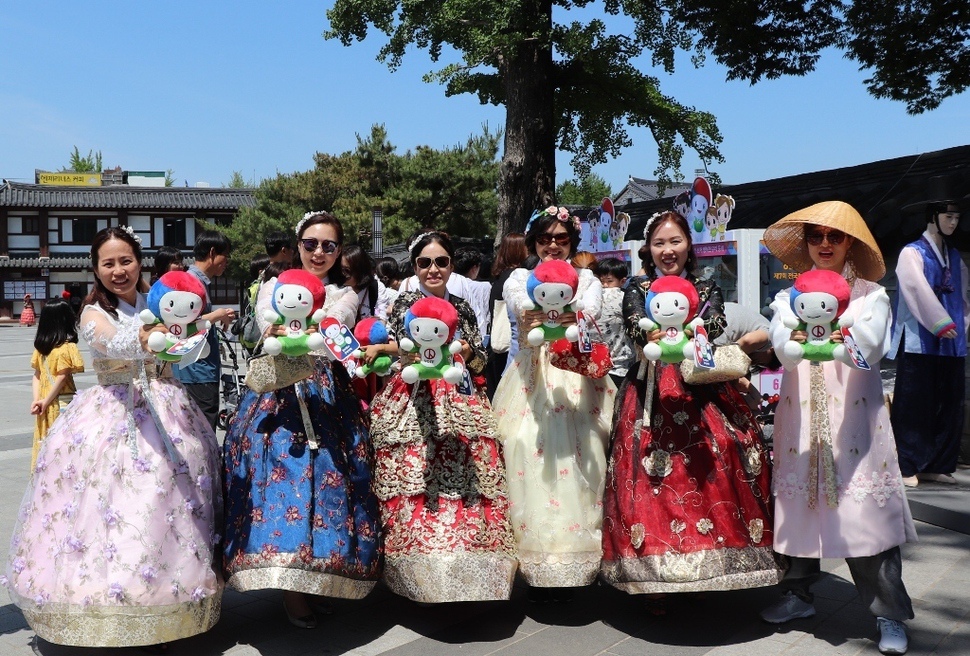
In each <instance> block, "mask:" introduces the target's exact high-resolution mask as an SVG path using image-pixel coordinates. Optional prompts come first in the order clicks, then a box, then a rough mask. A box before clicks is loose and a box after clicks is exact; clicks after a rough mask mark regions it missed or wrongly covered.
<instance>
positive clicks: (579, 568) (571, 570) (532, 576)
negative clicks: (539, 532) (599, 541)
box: [519, 551, 603, 588]
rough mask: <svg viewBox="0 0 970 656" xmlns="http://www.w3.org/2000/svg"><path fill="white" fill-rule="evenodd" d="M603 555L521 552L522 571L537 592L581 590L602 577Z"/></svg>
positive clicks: (595, 552)
mask: <svg viewBox="0 0 970 656" xmlns="http://www.w3.org/2000/svg"><path fill="white" fill-rule="evenodd" d="M602 558H603V553H602V552H601V551H592V552H585V553H535V552H523V551H519V571H520V572H521V573H522V578H523V579H525V582H526V583H528V584H529V585H530V586H532V587H534V588H578V587H581V586H584V585H592V584H593V583H594V582H595V581H596V576H597V574H599V570H600V561H601V560H602Z"/></svg>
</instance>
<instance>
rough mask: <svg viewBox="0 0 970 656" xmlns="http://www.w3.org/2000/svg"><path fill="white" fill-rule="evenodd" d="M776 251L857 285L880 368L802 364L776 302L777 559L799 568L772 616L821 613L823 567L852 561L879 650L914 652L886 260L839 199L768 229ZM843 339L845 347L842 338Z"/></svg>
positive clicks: (852, 314) (854, 315)
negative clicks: (891, 390)
mask: <svg viewBox="0 0 970 656" xmlns="http://www.w3.org/2000/svg"><path fill="white" fill-rule="evenodd" d="M764 241H765V245H767V247H768V249H769V250H770V251H771V252H772V253H773V254H774V255H775V256H776V257H777V258H778V259H780V260H781V261H782V262H784V263H785V264H786V265H788V266H789V267H791V268H792V269H793V270H795V271H806V270H808V269H811V268H815V269H822V270H827V271H834V272H836V273H840V274H841V275H842V276H843V277H844V278H845V279H846V281H847V282H848V283H849V287H850V288H851V290H852V291H851V295H850V298H849V305H848V308H847V309H846V310H845V313H844V315H843V316H844V317H848V318H849V319H851V320H852V325H851V329H850V330H851V335H852V338H853V339H854V341H855V342H856V344H857V345H858V347H859V351H860V352H861V354H862V355H863V357H864V358H865V360H866V361H867V363H868V365H869V366H870V368H869V369H865V368H859V367H858V366H852V365H849V364H846V363H845V362H841V361H838V360H835V361H831V362H810V361H808V360H802V361H801V362H795V361H794V360H793V359H791V358H790V357H789V356H788V355H786V354H785V351H784V347H785V344H786V343H787V342H788V341H789V340H794V341H797V342H802V343H804V342H805V341H806V337H807V336H806V333H805V331H804V330H792V329H791V328H789V327H787V325H786V324H788V325H790V324H791V323H793V321H794V322H797V318H796V317H795V314H794V312H793V311H792V309H791V305H790V291H791V290H787V289H786V290H782V291H780V292H779V293H778V295H777V296H775V300H774V302H773V303H772V304H771V308H772V310H773V311H774V317H773V318H772V321H771V341H772V343H773V345H774V347H775V353H776V354H777V355H778V359H779V360H781V363H782V364H783V365H784V366H785V374H784V376H783V378H782V381H781V390H780V397H781V400H780V401H779V402H778V409H777V411H776V413H775V432H774V438H775V444H774V446H775V450H774V451H775V462H774V471H773V481H774V482H773V488H774V494H775V542H774V548H775V551H776V552H778V553H780V554H784V555H786V556H788V557H789V559H790V563H791V564H790V567H789V569H788V572H787V573H786V574H785V579H784V580H783V581H782V589H783V590H785V591H786V593H785V595H784V596H783V597H782V599H780V600H779V601H778V602H777V603H776V604H775V605H773V606H771V607H770V608H767V609H765V610H764V611H763V612H762V613H761V616H762V617H763V618H764V619H765V621H767V622H771V623H775V624H781V623H784V622H787V621H789V620H793V619H798V618H804V617H811V616H812V615H814V614H815V607H814V605H813V596H812V593H811V591H810V589H809V588H810V586H811V585H812V583H814V582H815V581H816V580H817V579H818V577H819V575H820V567H819V559H821V558H844V559H845V560H846V562H847V563H848V565H849V571H850V572H851V573H852V578H853V580H854V581H855V584H856V588H857V589H858V590H859V596H860V597H861V598H862V602H863V604H864V605H865V606H866V607H867V608H868V609H869V611H870V612H871V613H872V614H873V615H875V616H876V618H877V625H878V628H879V632H880V635H881V640H880V643H879V649H880V651H882V652H883V653H886V654H902V653H904V652H905V651H906V647H907V639H906V628H905V624H903V622H904V621H905V620H907V619H911V618H912V617H913V606H912V603H911V602H910V598H909V595H908V594H907V593H906V587H905V586H904V585H903V580H902V575H901V574H902V559H901V555H900V550H899V545H901V544H903V543H904V542H908V541H914V540H915V539H916V531H915V528H914V526H913V519H912V516H911V515H910V511H909V506H908V504H907V503H906V495H905V493H904V491H903V480H902V475H901V474H900V471H899V463H898V462H897V460H896V446H895V442H894V440H893V432H892V427H891V426H890V423H889V411H888V410H887V409H886V405H885V403H883V391H882V380H881V378H880V375H879V361H880V360H881V359H882V357H883V356H884V355H885V354H886V352H887V350H888V349H889V336H890V334H889V327H890V309H889V297H888V296H887V295H886V290H885V289H884V288H883V287H881V286H880V285H878V284H877V283H875V282H873V281H875V280H879V279H880V278H882V277H883V275H885V273H886V265H885V264H884V263H883V259H882V253H881V252H880V251H879V246H878V245H876V241H875V239H873V237H872V233H870V232H869V228H868V227H867V226H866V223H865V221H864V220H863V219H862V217H861V216H860V215H859V213H858V212H857V211H856V210H855V209H854V208H852V206H850V205H848V204H846V203H843V202H840V201H829V202H824V203H818V204H816V205H812V206H811V207H807V208H805V209H803V210H799V211H797V212H794V213H792V214H790V215H788V216H786V217H785V218H783V219H781V220H780V221H778V222H777V223H775V224H774V225H772V226H771V227H769V228H768V230H766V231H765V236H764ZM831 338H832V339H833V340H834V341H840V342H841V341H843V336H842V334H841V333H840V332H839V331H835V332H833V333H832V335H831Z"/></svg>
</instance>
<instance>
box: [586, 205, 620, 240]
mask: <svg viewBox="0 0 970 656" xmlns="http://www.w3.org/2000/svg"><path fill="white" fill-rule="evenodd" d="M613 216H614V215H613V201H612V200H610V199H609V198H604V199H603V200H602V201H601V202H600V206H599V209H595V210H593V211H592V212H590V213H589V215H588V216H587V217H586V221H587V222H588V223H589V232H590V235H591V236H590V244H591V245H592V247H593V250H594V251H601V250H608V249H609V248H610V247H611V246H610V243H611V239H612V235H613V228H612V226H613Z"/></svg>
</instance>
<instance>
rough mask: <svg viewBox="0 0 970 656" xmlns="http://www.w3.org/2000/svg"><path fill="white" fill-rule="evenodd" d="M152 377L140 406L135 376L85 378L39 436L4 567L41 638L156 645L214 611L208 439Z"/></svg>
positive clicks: (172, 387)
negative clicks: (90, 382)
mask: <svg viewBox="0 0 970 656" xmlns="http://www.w3.org/2000/svg"><path fill="white" fill-rule="evenodd" d="M149 389H150V394H149V397H150V402H151V407H149V405H148V402H147V401H149V399H146V395H145V394H144V388H143V387H142V386H141V383H134V384H115V385H106V386H101V385H98V386H95V387H91V388H89V389H87V390H84V391H82V392H80V393H78V394H77V396H76V398H75V400H74V402H73V403H72V404H71V405H70V406H69V407H68V408H67V409H66V410H64V411H63V412H62V413H61V415H60V416H59V417H58V419H57V420H56V421H55V422H54V424H53V425H52V426H51V429H50V431H49V432H48V433H47V437H46V438H45V439H44V441H43V442H42V445H41V450H40V454H39V456H38V459H37V464H36V468H35V469H34V473H33V476H32V478H31V480H30V483H29V484H28V486H27V493H26V495H25V496H24V500H23V503H22V504H21V507H20V514H19V515H18V518H17V524H16V526H15V528H14V532H13V539H12V544H11V549H10V560H9V563H8V565H7V575H6V579H7V586H8V589H9V591H10V596H11V598H12V599H13V601H14V603H15V604H17V605H18V606H19V607H20V608H21V610H23V613H24V617H25V618H26V619H27V622H28V624H30V627H31V628H32V629H33V630H34V631H35V632H36V633H37V635H38V636H40V637H41V638H43V639H44V640H47V641H48V642H52V643H56V644H63V645H73V646H81V647H124V646H138V645H153V644H158V643H163V642H170V641H173V640H178V639H180V638H186V637H189V636H192V635H196V634H198V633H202V632H204V631H207V630H208V629H210V628H212V626H214V625H215V623H216V622H217V621H218V619H219V612H220V605H221V598H222V579H221V577H220V576H219V573H218V571H217V570H218V568H217V567H215V566H214V564H213V559H214V553H215V548H216V544H217V543H218V541H219V536H218V535H217V532H218V531H220V530H221V522H222V494H221V484H220V477H219V474H220V464H219V447H218V445H217V443H216V439H215V435H214V434H213V432H212V428H211V427H210V426H209V424H208V422H207V421H206V419H205V417H204V416H203V415H202V413H201V412H200V411H199V409H198V408H197V407H196V405H195V404H194V403H193V402H192V401H191V400H190V399H189V397H188V395H187V394H186V392H185V390H184V388H183V387H182V386H181V384H179V383H178V382H177V381H175V380H173V379H171V378H160V379H154V380H152V381H151V382H150V383H149ZM153 414H154V415H155V416H154V417H153ZM155 417H157V421H156V418H155ZM159 425H160V426H162V427H163V430H160V429H159ZM132 428H134V434H132V432H131V429H132Z"/></svg>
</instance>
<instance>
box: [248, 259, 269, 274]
mask: <svg viewBox="0 0 970 656" xmlns="http://www.w3.org/2000/svg"><path fill="white" fill-rule="evenodd" d="M267 264H269V255H267V254H266V253H257V254H256V255H253V259H251V260H250V261H249V279H250V280H256V279H257V278H259V274H260V273H262V271H263V269H265V268H266V265H267Z"/></svg>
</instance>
